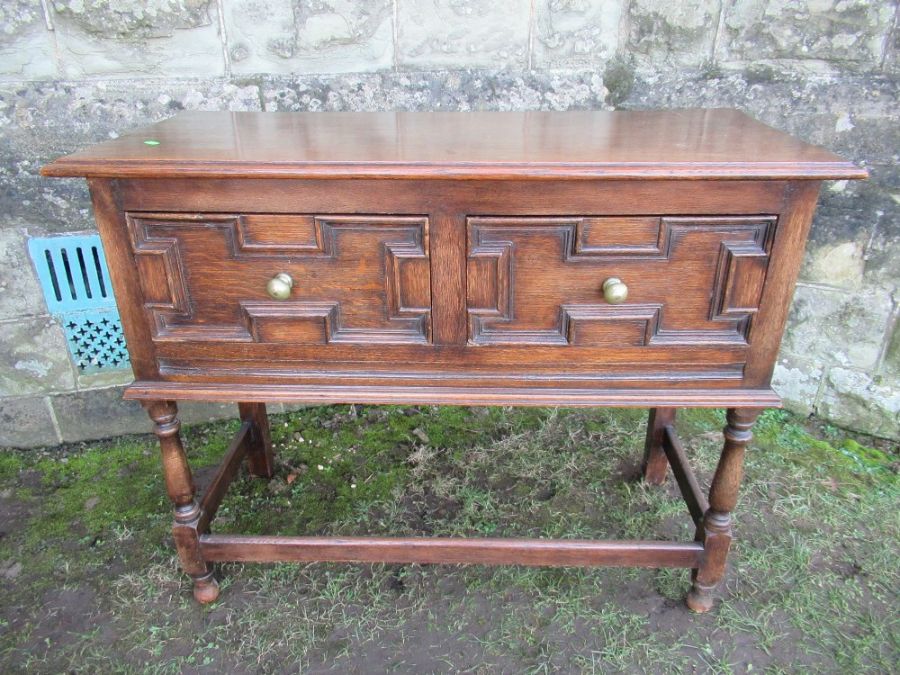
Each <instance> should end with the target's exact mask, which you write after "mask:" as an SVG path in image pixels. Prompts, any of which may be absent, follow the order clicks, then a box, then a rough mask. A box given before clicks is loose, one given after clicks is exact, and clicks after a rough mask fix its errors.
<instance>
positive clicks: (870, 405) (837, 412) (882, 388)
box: [819, 368, 900, 438]
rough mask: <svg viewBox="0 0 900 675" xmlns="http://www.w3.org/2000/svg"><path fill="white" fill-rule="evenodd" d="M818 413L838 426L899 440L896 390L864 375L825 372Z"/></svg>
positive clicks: (846, 371) (833, 370)
mask: <svg viewBox="0 0 900 675" xmlns="http://www.w3.org/2000/svg"><path fill="white" fill-rule="evenodd" d="M819 413H820V414H821V415H824V416H825V417H826V418H828V419H830V420H832V421H833V422H835V423H836V424H838V425H840V426H845V427H849V428H851V429H863V430H865V431H867V432H868V433H871V434H874V435H876V436H883V437H885V438H900V390H898V388H897V387H896V386H891V385H889V384H885V383H878V382H876V381H875V380H874V379H873V378H872V376H871V375H869V374H868V373H864V372H861V371H858V370H850V369H846V368H831V369H829V371H828V375H827V377H826V381H825V388H824V390H823V392H822V400H821V403H820V404H819Z"/></svg>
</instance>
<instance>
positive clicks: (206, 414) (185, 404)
mask: <svg viewBox="0 0 900 675" xmlns="http://www.w3.org/2000/svg"><path fill="white" fill-rule="evenodd" d="M178 416H179V417H180V418H181V421H182V423H183V424H184V425H186V426H190V425H193V424H203V423H204V422H210V421H212V420H227V419H237V417H238V409H237V405H236V404H234V403H213V402H210V401H181V402H179V403H178Z"/></svg>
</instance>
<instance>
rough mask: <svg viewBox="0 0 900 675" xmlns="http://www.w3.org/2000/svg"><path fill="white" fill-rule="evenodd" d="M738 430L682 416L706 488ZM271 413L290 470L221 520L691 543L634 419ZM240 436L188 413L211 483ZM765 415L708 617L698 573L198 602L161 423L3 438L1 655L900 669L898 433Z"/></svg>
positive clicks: (60, 662)
mask: <svg viewBox="0 0 900 675" xmlns="http://www.w3.org/2000/svg"><path fill="white" fill-rule="evenodd" d="M723 422H724V416H723V413H722V412H721V411H691V412H687V413H682V414H680V416H679V429H680V431H681V434H682V436H683V438H684V439H685V442H686V446H687V447H688V448H689V454H690V456H691V461H692V462H693V464H694V465H695V467H696V470H697V473H698V476H699V477H700V480H701V483H703V484H704V485H705V484H706V483H707V482H708V480H709V477H710V476H711V474H712V471H713V469H714V467H715V461H716V459H717V457H718V452H719V448H720V443H721V434H720V429H721V426H722V424H723ZM271 423H272V435H273V440H274V443H275V449H276V454H277V458H278V472H277V476H276V477H275V478H274V479H273V480H271V481H268V482H267V481H261V480H257V479H251V478H249V477H241V478H239V479H238V480H237V481H235V483H234V484H233V486H232V489H231V491H230V492H229V495H228V497H227V498H226V500H225V502H224V503H223V506H222V509H221V510H220V513H219V516H218V518H217V520H216V522H215V529H216V530H217V531H220V532H255V533H285V534H289V533H317V534H335V535H348V534H363V533H365V534H418V535H441V536H451V535H465V536H542V537H551V536H552V537H598V538H601V537H602V538H631V537H641V538H659V539H674V540H690V539H691V538H692V536H693V528H692V526H691V525H690V519H689V518H688V517H687V514H686V509H685V507H684V505H683V503H681V501H680V498H679V496H678V493H677V488H675V486H674V485H673V481H672V480H671V479H670V480H669V481H668V483H667V485H666V486H665V487H663V488H655V487H651V486H646V485H644V484H642V483H641V482H640V481H638V480H637V474H638V464H639V460H640V451H641V448H640V445H641V444H642V438H643V431H642V425H643V424H644V423H645V413H643V412H641V411H627V410H623V411H607V410H600V411H591V410H566V409H562V410H551V409H504V408H490V409H488V408H449V407H444V408H427V407H426V408H410V407H405V408H399V407H347V406H342V407H323V408H307V409H302V410H299V411H296V412H292V413H287V414H283V415H277V416H272V418H271ZM236 428H237V427H236V423H234V422H231V423H220V424H212V425H205V426H199V427H193V428H190V429H188V430H186V432H185V440H186V444H187V446H188V448H189V454H190V458H191V462H192V465H193V466H194V468H195V470H196V473H197V475H198V480H199V482H201V483H202V482H203V481H204V480H205V479H207V478H208V477H209V475H210V471H211V467H212V466H214V465H215V463H216V462H217V461H218V460H219V458H220V457H221V455H222V452H223V451H224V448H225V447H226V445H227V443H228V440H229V439H230V437H231V435H232V434H233V433H234V432H235V431H236ZM755 431H756V438H755V440H754V442H753V444H752V446H751V450H750V451H749V452H748V455H747V462H746V480H745V484H744V486H743V489H742V499H741V501H740V504H739V506H738V508H737V510H736V512H735V519H736V533H737V536H738V539H737V541H736V543H735V546H734V549H733V555H732V557H731V563H730V567H731V569H730V570H729V573H728V576H727V578H726V582H725V583H724V584H723V588H722V589H721V593H720V595H721V597H722V602H721V603H720V604H719V605H718V606H717V609H716V610H715V611H714V612H713V613H710V614H707V615H702V616H694V615H691V614H689V613H687V611H686V610H685V609H684V608H683V605H682V598H683V595H684V593H685V591H686V590H687V587H688V584H689V571H687V570H640V569H596V570H585V569H551V568H526V567H497V568H489V567H480V566H471V567H464V566H419V565H340V564H325V563H317V564H308V565H299V564H298V565H287V564H276V565H247V566H242V565H237V564H232V565H223V566H221V567H220V578H221V583H222V595H221V598H220V600H219V601H218V602H217V603H215V604H213V605H212V606H210V607H200V606H197V605H195V604H194V603H193V602H192V600H191V599H190V586H189V584H188V583H187V581H186V580H185V578H184V577H183V576H182V575H181V574H180V573H179V572H178V568H177V563H176V560H175V556H174V550H173V548H172V545H171V543H170V540H169V536H168V529H169V525H170V515H169V507H168V504H167V500H166V497H165V493H164V490H163V488H162V484H161V480H160V477H159V468H158V456H157V448H156V445H155V441H154V439H152V438H148V437H127V438H121V439H116V440H114V441H109V442H101V443H93V444H83V445H81V446H77V447H63V448H52V449H47V450H44V451H30V452H26V451H6V452H2V453H0V523H2V525H0V530H2V532H3V534H2V535H0V592H2V595H0V672H61V671H66V672H92V673H93V672H123V673H132V672H139V673H145V672H146V673H180V672H184V671H185V670H188V671H192V672H229V673H233V672H236V673H240V672H298V671H303V672H306V671H307V670H310V671H314V672H323V671H325V672H341V673H345V672H364V673H369V672H403V673H407V672H415V673H431V672H473V673H496V672H503V673H505V672H515V673H551V672H553V673H556V672H585V673H592V672H603V673H606V672H665V673H669V672H676V673H677V672H685V673H694V672H706V673H747V672H771V673H782V672H809V671H817V672H834V673H846V672H866V671H868V672H885V673H887V672H893V671H895V670H896V664H897V663H898V662H900V622H898V619H897V615H896V611H895V608H896V606H897V601H898V592H897V589H898V588H900V573H898V565H897V562H896V561H897V554H898V541H900V537H898V535H900V509H898V505H900V480H898V476H897V472H896V467H897V455H896V454H895V453H896V449H894V448H891V447H889V446H888V445H887V444H886V443H884V442H876V441H873V440H872V439H860V438H852V437H850V436H849V435H848V434H846V433H845V432H842V431H841V430H838V429H834V428H831V427H827V426H821V425H818V426H816V425H813V424H811V423H809V422H806V421H804V420H800V419H798V418H796V417H793V416H791V415H790V414H788V413H785V412H781V411H770V412H768V413H766V414H765V415H764V416H763V417H762V418H761V419H760V421H759V422H758V423H757V426H756V430H755ZM17 565H20V566H21V567H20V571H18V572H17V573H16V572H15V571H13V573H12V574H11V575H10V570H13V569H14V567H15V566H17ZM6 576H9V577H10V578H6Z"/></svg>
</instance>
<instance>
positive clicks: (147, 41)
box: [51, 0, 225, 79]
mask: <svg viewBox="0 0 900 675" xmlns="http://www.w3.org/2000/svg"><path fill="white" fill-rule="evenodd" d="M51 7H52V21H53V26H54V29H55V33H56V41H57V46H58V49H59V53H60V64H61V68H62V71H63V72H62V75H63V77H67V78H72V79H76V78H81V77H84V76H96V75H113V76H117V77H121V76H135V75H136V76H154V77H159V76H166V75H170V76H187V75H200V76H204V77H215V76H221V75H224V74H225V57H224V55H223V51H222V40H221V38H220V37H219V18H218V13H217V12H218V10H217V3H216V2H214V1H213V0H160V1H159V2H152V3H147V2H139V1H138V0H120V1H118V2H115V3H112V2H109V0H54V2H52V3H51Z"/></svg>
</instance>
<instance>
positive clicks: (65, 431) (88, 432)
mask: <svg viewBox="0 0 900 675" xmlns="http://www.w3.org/2000/svg"><path fill="white" fill-rule="evenodd" d="M50 401H51V404H52V406H53V412H54V414H55V415H56V421H57V423H58V424H59V432H60V434H61V435H62V440H63V442H66V443H71V442H75V441H86V440H93V439H96V438H106V437H109V436H119V435H122V434H135V433H149V432H150V431H151V429H152V423H151V421H150V418H149V417H148V416H147V413H146V412H145V411H144V409H143V407H142V406H141V404H140V403H138V402H137V401H126V400H125V399H123V398H122V388H121V387H111V388H109V389H88V390H85V391H73V392H71V393H68V394H60V395H58V396H54V397H52V398H51V399H50Z"/></svg>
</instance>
